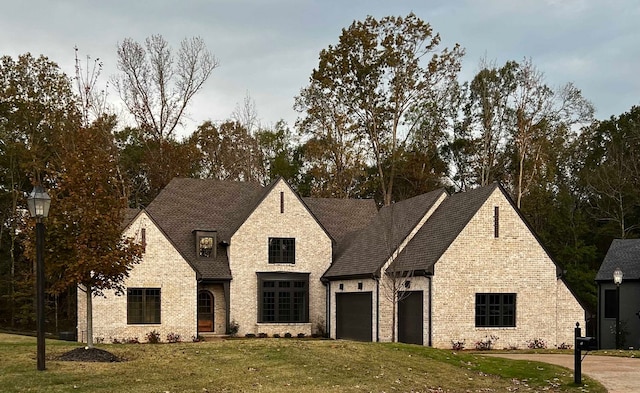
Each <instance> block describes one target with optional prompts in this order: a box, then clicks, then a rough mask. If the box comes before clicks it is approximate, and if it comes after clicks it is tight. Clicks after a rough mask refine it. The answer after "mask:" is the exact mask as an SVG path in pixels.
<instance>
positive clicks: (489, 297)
mask: <svg viewBox="0 0 640 393" xmlns="http://www.w3.org/2000/svg"><path fill="white" fill-rule="evenodd" d="M515 326H516V294H515V293H476V327H515Z"/></svg>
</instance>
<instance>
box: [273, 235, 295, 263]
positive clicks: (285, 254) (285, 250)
mask: <svg viewBox="0 0 640 393" xmlns="http://www.w3.org/2000/svg"><path fill="white" fill-rule="evenodd" d="M269 263H290V264H294V263H296V239H294V238H289V237H270V238H269Z"/></svg>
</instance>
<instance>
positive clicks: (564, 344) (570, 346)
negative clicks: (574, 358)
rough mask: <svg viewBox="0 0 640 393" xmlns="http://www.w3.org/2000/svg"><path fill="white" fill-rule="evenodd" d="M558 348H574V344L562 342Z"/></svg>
mask: <svg viewBox="0 0 640 393" xmlns="http://www.w3.org/2000/svg"><path fill="white" fill-rule="evenodd" d="M557 348H558V349H571V348H573V345H571V344H567V343H562V344H560V345H558V347H557Z"/></svg>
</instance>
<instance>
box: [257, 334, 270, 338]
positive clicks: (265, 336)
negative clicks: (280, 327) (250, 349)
mask: <svg viewBox="0 0 640 393" xmlns="http://www.w3.org/2000/svg"><path fill="white" fill-rule="evenodd" d="M267 337H269V336H267V333H258V338H267Z"/></svg>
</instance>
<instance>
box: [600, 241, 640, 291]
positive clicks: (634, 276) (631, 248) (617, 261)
mask: <svg viewBox="0 0 640 393" xmlns="http://www.w3.org/2000/svg"><path fill="white" fill-rule="evenodd" d="M618 267H619V268H620V270H622V273H623V274H624V276H623V277H622V279H623V281H624V280H639V279H640V239H614V240H613V242H611V246H609V250H608V251H607V255H605V257H604V260H603V261H602V265H600V270H598V274H596V281H613V271H614V270H616V268H618Z"/></svg>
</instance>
